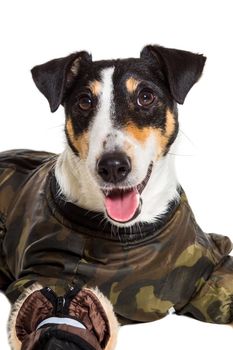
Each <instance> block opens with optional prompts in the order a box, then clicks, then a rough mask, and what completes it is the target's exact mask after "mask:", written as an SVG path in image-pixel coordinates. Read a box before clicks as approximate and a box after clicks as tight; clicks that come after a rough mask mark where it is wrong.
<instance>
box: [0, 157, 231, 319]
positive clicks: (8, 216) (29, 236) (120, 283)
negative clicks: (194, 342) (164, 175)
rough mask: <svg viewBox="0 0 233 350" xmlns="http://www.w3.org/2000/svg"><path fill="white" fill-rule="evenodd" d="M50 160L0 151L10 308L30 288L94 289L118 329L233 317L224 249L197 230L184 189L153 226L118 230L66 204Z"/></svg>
mask: <svg viewBox="0 0 233 350" xmlns="http://www.w3.org/2000/svg"><path fill="white" fill-rule="evenodd" d="M56 160H57V155H55V154H51V153H46V152H34V151H26V150H17V151H8V152H3V153H1V154H0V215H1V216H0V289H1V290H2V291H4V293H5V294H6V296H7V297H8V298H9V299H10V301H11V302H12V303H14V302H15V301H16V299H17V298H18V297H19V295H20V294H21V293H23V292H24V291H25V290H26V289H27V288H29V287H30V286H31V285H32V284H33V283H35V282H39V283H40V285H42V286H43V287H50V288H52V289H53V290H54V291H55V292H56V293H57V294H58V295H60V294H64V292H66V291H67V290H68V289H69V288H70V287H71V286H73V285H76V284H77V283H79V284H80V283H81V284H82V285H83V286H87V287H96V286H97V287H98V288H99V289H100V291H101V292H102V293H103V294H104V295H105V296H106V297H107V298H108V299H109V300H110V301H111V303H112V304H113V307H114V311H115V313H116V314H117V316H118V318H119V320H120V321H121V323H134V322H146V321H153V320H157V319H160V318H161V317H163V316H165V315H166V314H167V313H168V312H169V311H171V310H174V311H175V312H176V313H178V314H184V315H189V316H192V317H194V318H197V319H199V320H202V321H207V322H214V323H229V322H231V321H233V257H231V256H229V255H228V254H229V253H230V251H231V249H232V243H231V241H230V239H229V238H228V237H226V236H222V235H216V234H205V233H204V232H203V231H202V230H201V229H200V227H199V226H198V225H197V223H196V221H195V218H194V215H193V213H192V210H191V209H190V206H189V204H188V201H187V199H186V196H185V194H184V192H183V191H182V190H181V196H180V201H179V202H174V203H170V206H169V209H168V212H167V213H166V214H165V215H164V216H163V217H161V220H159V221H158V222H157V223H154V224H142V225H140V226H135V227H133V228H120V229H119V228H117V227H115V226H113V225H111V224H110V223H109V222H106V221H105V220H103V214H101V213H94V212H88V211H87V210H84V209H82V208H79V207H78V206H76V205H74V204H72V203H67V202H66V201H65V200H64V198H63V197H62V195H61V194H59V187H58V185H57V183H56V179H55V176H54V166H55V162H56Z"/></svg>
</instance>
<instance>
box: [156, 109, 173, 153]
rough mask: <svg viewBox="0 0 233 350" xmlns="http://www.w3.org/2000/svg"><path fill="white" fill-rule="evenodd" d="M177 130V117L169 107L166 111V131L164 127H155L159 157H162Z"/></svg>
mask: <svg viewBox="0 0 233 350" xmlns="http://www.w3.org/2000/svg"><path fill="white" fill-rule="evenodd" d="M174 131H175V118H174V115H173V114H172V112H171V111H170V110H169V109H168V110H167V113H166V126H165V131H164V130H162V129H154V132H155V136H156V140H157V144H158V154H157V159H159V158H161V156H162V155H163V154H164V152H165V150H166V147H167V145H168V143H169V140H170V137H171V136H172V134H173V133H174Z"/></svg>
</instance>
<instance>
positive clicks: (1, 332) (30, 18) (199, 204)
mask: <svg viewBox="0 0 233 350" xmlns="http://www.w3.org/2000/svg"><path fill="white" fill-rule="evenodd" d="M232 32H233V19H232V9H231V1H230V0H229V1H225V0H222V1H214V0H212V1H203V0H202V1H199V0H194V1H187V0H186V1H179V0H173V1H167V0H160V1H155V0H154V1H147V0H143V1H136V0H134V1H127V0H125V1H120V0H118V1H116V2H115V1H110V0H109V1H101V0H99V1H91V0H89V1H84V0H83V1H78V0H76V1H72V0H67V1H64V0H63V1H59V0H38V1H36V0H34V1H31V0H20V1H18V0H15V1H12V0H7V1H1V4H0V35H1V46H0V48H1V54H0V98H1V104H0V106H1V111H0V151H2V150H6V149H11V148H32V149H38V150H48V151H54V152H61V151H62V149H63V145H64V136H63V120H64V118H63V110H62V108H60V109H59V110H58V111H57V112H56V113H55V114H54V115H51V113H50V111H49V108H48V103H47V101H46V100H45V99H44V97H43V96H42V95H41V94H40V93H39V91H38V90H37V89H36V87H35V86H34V84H33V82H32V79H31V76H30V69H31V67H32V66H34V65H36V64H39V63H43V62H45V61H47V60H49V59H53V58H57V57H60V56H65V55H67V54H69V53H71V52H74V51H78V50H83V49H84V50H87V51H89V52H92V54H93V59H95V60H97V59H105V58H106V59H107V58H118V57H129V56H131V57H137V56H138V55H139V52H140V50H141V48H142V47H143V46H144V45H146V44H149V43H157V44H161V45H163V46H168V47H175V48H180V49H185V50H190V51H193V52H199V53H204V54H205V55H206V56H207V57H208V60H207V64H206V68H205V71H204V74H203V76H202V78H201V80H200V82H199V83H198V84H197V85H195V86H194V88H193V89H192V90H191V92H190V94H189V95H188V97H187V99H186V102H185V104H184V106H180V108H179V111H180V124H181V130H182V133H181V134H180V148H179V150H178V151H177V156H176V161H177V171H178V175H179V178H180V182H181V184H182V185H183V187H184V188H185V190H186V193H187V195H188V198H189V201H190V203H191V206H192V208H193V210H194V213H195V215H196V218H197V221H198V223H199V224H200V226H201V227H202V228H203V229H204V230H206V231H207V232H217V233H222V234H226V235H229V236H230V237H231V238H232V239H233V220H232V217H233V212H232V198H233V184H232V178H233V170H232V169H233V168H232V148H233V137H232V133H233V112H232V102H233V98H232V96H233V89H232V84H233V49H232V48H233V43H232ZM8 312H9V304H8V303H7V301H6V300H5V298H4V296H3V295H1V294H0V348H1V350H7V349H8V345H7V341H6V319H7V316H8ZM232 339H233V329H232V327H230V326H217V325H209V324H204V323H201V322H198V321H195V320H191V319H189V318H186V317H178V316H174V315H172V316H168V317H166V318H164V319H163V320H161V321H157V322H155V323H152V324H145V325H138V326H130V327H129V326H127V327H123V328H122V329H121V331H120V338H119V343H118V346H117V350H126V349H134V350H137V349H142V348H144V349H158V348H159V347H161V346H162V347H163V348H164V349H170V348H171V347H172V348H175V349H178V348H179V349H186V348H187V347H188V348H189V349H198V348H201V349H204V347H208V348H210V349H212V350H213V349H219V348H225V347H228V348H232V346H233V340H232Z"/></svg>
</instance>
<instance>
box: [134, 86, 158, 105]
mask: <svg viewBox="0 0 233 350" xmlns="http://www.w3.org/2000/svg"><path fill="white" fill-rule="evenodd" d="M154 100H155V95H154V93H153V91H152V90H149V89H144V90H142V91H140V92H139V94H138V98H137V104H138V105H139V106H142V107H148V106H150V105H151V104H152V103H153V102H154Z"/></svg>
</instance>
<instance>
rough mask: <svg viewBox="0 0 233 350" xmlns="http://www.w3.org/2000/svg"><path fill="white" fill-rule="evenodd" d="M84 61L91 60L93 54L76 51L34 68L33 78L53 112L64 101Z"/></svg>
mask: <svg viewBox="0 0 233 350" xmlns="http://www.w3.org/2000/svg"><path fill="white" fill-rule="evenodd" d="M82 61H91V55H89V54H88V53H87V52H86V51H81V52H76V53H73V54H71V55H69V56H67V57H62V58H58V59H55V60H52V61H49V62H46V63H44V64H41V65H39V66H36V67H34V68H32V70H31V72H32V77H33V80H34V82H35V84H36V86H37V87H38V89H39V90H40V92H42V94H43V95H44V96H45V97H46V98H47V100H48V102H49V105H50V109H51V112H55V111H56V110H57V109H58V107H59V105H60V104H61V103H62V101H63V98H64V95H65V92H66V89H67V88H68V87H70V86H71V85H72V82H73V81H74V78H75V77H76V76H77V75H78V71H79V67H80V64H81V62H82Z"/></svg>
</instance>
